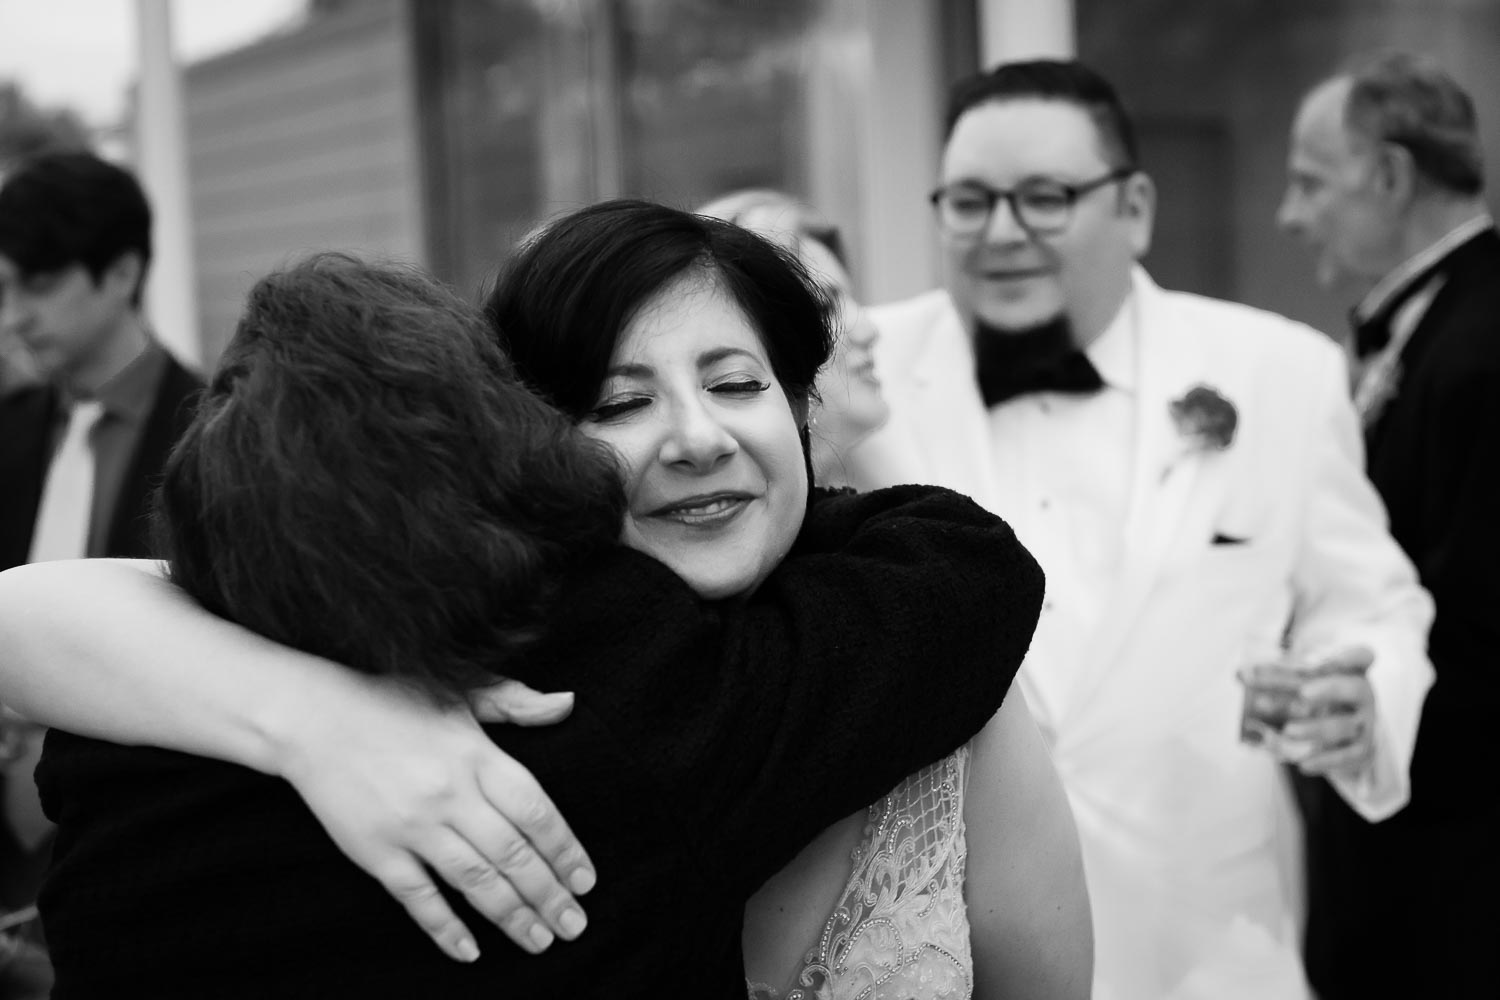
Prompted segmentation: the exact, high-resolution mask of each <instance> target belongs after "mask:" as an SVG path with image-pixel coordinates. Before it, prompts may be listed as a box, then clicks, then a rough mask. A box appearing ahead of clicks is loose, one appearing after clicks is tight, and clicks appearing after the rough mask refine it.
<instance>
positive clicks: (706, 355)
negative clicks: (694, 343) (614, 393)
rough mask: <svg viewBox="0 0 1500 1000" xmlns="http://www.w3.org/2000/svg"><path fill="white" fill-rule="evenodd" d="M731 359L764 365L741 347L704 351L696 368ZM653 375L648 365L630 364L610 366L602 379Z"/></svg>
mask: <svg viewBox="0 0 1500 1000" xmlns="http://www.w3.org/2000/svg"><path fill="white" fill-rule="evenodd" d="M733 357H742V358H745V359H746V360H749V361H753V362H755V363H756V364H758V365H760V364H765V360H764V359H763V358H760V357H757V356H756V355H755V354H754V353H752V352H750V351H747V350H745V349H744V348H742V347H715V348H714V349H713V350H711V351H704V352H703V353H702V354H700V355H698V367H699V368H700V369H702V368H708V367H711V366H713V365H716V364H718V363H719V362H720V361H723V360H725V359H726V358H733ZM655 374H656V369H654V368H652V367H651V366H650V365H643V364H639V363H631V364H625V365H611V366H610V368H609V369H608V370H606V371H605V373H604V377H605V378H617V377H618V378H650V377H651V376H652V375H655Z"/></svg>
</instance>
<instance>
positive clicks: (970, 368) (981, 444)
mask: <svg viewBox="0 0 1500 1000" xmlns="http://www.w3.org/2000/svg"><path fill="white" fill-rule="evenodd" d="M908 387H909V392H910V396H909V398H908V399H906V400H903V401H902V402H901V404H899V405H900V408H901V409H902V410H904V411H905V412H906V413H908V414H910V416H911V424H910V426H911V431H912V441H913V442H919V444H918V445H917V446H916V447H914V448H912V449H910V451H909V453H910V454H914V455H917V456H920V459H921V462H922V470H921V471H922V472H923V473H924V478H923V480H922V481H926V482H934V483H942V484H943V485H944V486H947V487H949V488H950V489H953V490H957V491H958V492H960V493H964V494H967V495H968V496H970V497H973V498H974V499H975V500H976V501H978V502H979V503H980V504H981V505H982V506H985V507H988V508H990V509H991V510H995V509H996V507H995V504H996V502H997V494H996V486H997V483H996V478H995V456H994V453H993V452H992V450H991V448H990V430H989V417H988V414H987V413H986V412H985V408H984V402H983V401H982V400H981V399H980V397H979V388H978V385H977V384H976V382H975V380H974V350H973V345H972V344H971V343H970V341H969V337H968V334H967V333H966V332H965V330H964V327H963V322H962V321H961V320H960V319H959V317H958V313H957V312H956V311H955V310H954V309H953V308H952V306H951V305H949V306H948V307H947V308H945V309H943V310H941V311H940V312H939V313H938V314H937V315H936V316H935V317H934V322H933V323H932V326H931V328H930V330H929V331H928V335H927V336H926V337H925V338H924V339H923V343H922V350H921V353H920V354H919V355H918V356H917V357H916V358H915V359H914V360H913V365H912V368H911V378H910V381H909V383H908ZM1000 513H1001V514H1002V515H1003V513H1004V512H1003V511H1001V512H1000Z"/></svg>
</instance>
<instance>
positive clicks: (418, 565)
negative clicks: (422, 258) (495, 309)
mask: <svg viewBox="0 0 1500 1000" xmlns="http://www.w3.org/2000/svg"><path fill="white" fill-rule="evenodd" d="M624 510H625V500H624V492H623V487H622V485H621V483H620V477H619V470H618V468H617V466H616V464H615V462H614V459H613V458H612V457H611V456H610V455H609V453H608V452H607V451H606V450H605V449H604V448H602V447H601V446H599V445H597V444H596V443H595V442H592V441H589V440H588V439H586V438H585V437H583V435H582V434H581V433H579V432H578V431H577V429H576V428H574V427H573V425H572V424H571V423H570V422H569V421H568V420H567V419H566V418H565V417H564V416H563V415H562V414H560V413H558V412H557V411H556V410H555V409H553V408H552V407H550V406H548V405H547V404H546V403H545V402H543V401H542V400H541V399H539V398H537V397H536V396H535V395H534V394H533V393H531V392H530V391H528V390H527V389H526V388H525V387H524V386H523V385H522V384H521V383H520V381H519V380H518V379H517V378H516V377H515V375H514V373H513V371H512V370H511V367H510V365H509V364H508V362H507V361H506V359H505V357H504V355H503V354H502V353H501V352H500V350H499V348H498V346H497V345H496V344H495V342H494V338H493V334H492V333H491V331H490V330H489V327H488V326H487V324H486V323H485V322H484V319H483V317H482V316H481V315H480V314H479V312H478V311H477V310H476V309H474V308H473V307H472V306H469V305H466V304H465V303H464V302H462V301H461V300H460V299H459V298H457V297H456V296H455V295H453V294H452V293H451V292H449V291H448V290H447V289H446V288H444V287H442V286H441V285H439V284H437V283H436V282H435V281H433V280H432V279H430V278H428V277H426V276H424V275H422V274H421V273H419V272H418V271H416V270H415V269H412V268H407V267H401V266H396V265H374V264H367V263H363V262H361V261H359V260H357V259H355V258H352V257H348V256H345V255H339V254H322V255H317V256H314V257H311V258H309V259H308V260H305V261H303V262H301V263H298V264H295V265H293V266H291V267H288V268H286V269H285V270H282V271H278V272H276V273H273V274H271V275H269V276H267V277H265V278H262V279H261V280H260V281H259V282H257V283H256V285H255V286H254V287H253V288H252V289H251V291H250V294H249V297H248V300H247V301H246V304H245V310H244V313H243V315H242V316H241V318H240V321H239V326H238V328H237V330H236V331H235V335H234V338H233V339H232V340H231V341H230V343H229V345H228V347H227V348H226V349H225V351H224V354H223V356H222V358H221V359H220V361H219V364H218V367H217V369H216V370H215V372H214V375H213V378H212V380H211V382H210V383H209V386H208V388H207V389H206V390H205V392H204V395H203V397H202V401H201V403H200V405H199V409H198V412H197V414H196V417H195V419H194V420H193V422H192V424H191V426H190V427H189V428H188V430H187V432H186V434H185V436H184V437H183V439H182V440H181V442H180V443H179V444H178V445H177V447H176V449H175V450H174V451H173V452H172V455H171V457H170V459H169V460H168V462H167V465H166V469H165V473H164V479H163V482H162V485H161V489H160V491H159V494H158V512H157V532H158V535H157V537H158V539H159V542H160V550H161V553H162V555H163V556H164V557H165V558H167V559H168V560H169V561H170V564H171V578H172V579H173V581H175V582H176V583H177V584H178V585H179V586H181V587H182V588H183V589H184V590H185V591H187V592H188V593H189V594H191V595H192V596H193V597H194V598H195V599H197V600H198V601H199V602H200V603H201V604H202V605H203V606H204V607H206V608H207V609H208V610H210V611H212V612H214V613H216V614H219V615H222V616H224V617H226V618H229V619H231V620H233V621H236V622H239V623H240V624H242V625H245V626H246V627H248V628H250V629H252V630H254V631H256V632H259V633H261V634H262V635H265V636H267V637H269V638H271V639H274V640H276V641H277V642H281V643H283V644H286V645H290V646H293V647H296V648H298V649H302V650H306V651H308V652H311V653H315V654H317V655H320V656H326V657H329V658H330V659H334V660H337V661H339V662H342V663H346V664H348V665H350V666H351V667H354V668H355V669H358V670H362V671H365V672H368V673H372V674H385V675H392V676H396V677H401V678H405V679H408V680H410V681H412V682H413V683H414V684H415V685H417V686H418V687H419V688H421V689H423V690H425V691H427V692H428V693H429V694H431V695H433V696H435V697H436V698H438V699H440V700H449V699H453V698H456V697H457V696H458V695H459V694H460V693H461V692H462V691H464V690H467V689H469V688H471V687H473V686H475V685H480V684H484V683H486V682H492V681H493V680H494V676H495V671H496V670H497V669H499V670H503V669H504V663H505V658H506V656H507V655H508V654H510V653H513V652H515V651H517V650H519V649H521V648H524V647H525V646H526V645H527V644H528V643H529V642H530V641H531V640H532V639H533V638H534V637H535V635H536V630H537V627H538V626H539V624H540V615H541V613H542V611H543V610H544V608H545V605H546V602H547V600H548V598H549V597H550V596H551V594H552V593H553V590H554V587H553V584H554V582H555V581H556V580H557V578H558V576H559V575H560V573H561V572H562V571H564V570H565V569H566V568H567V567H568V566H570V565H572V564H573V563H574V562H575V561H577V560H579V559H581V558H584V557H586V556H587V555H588V554H590V553H591V552H593V551H596V550H598V549H600V548H602V547H604V546H608V545H611V544H613V543H614V542H615V541H616V539H617V538H618V536H619V532H620V524H621V521H622V519H623V516H624Z"/></svg>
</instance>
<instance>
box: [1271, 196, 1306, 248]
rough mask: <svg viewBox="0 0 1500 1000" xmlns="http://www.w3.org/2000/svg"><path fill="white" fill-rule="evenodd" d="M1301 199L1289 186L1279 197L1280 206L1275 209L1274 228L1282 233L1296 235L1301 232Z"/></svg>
mask: <svg viewBox="0 0 1500 1000" xmlns="http://www.w3.org/2000/svg"><path fill="white" fill-rule="evenodd" d="M1302 214H1303V213H1302V199H1301V198H1299V197H1297V192H1296V190H1295V189H1293V188H1291V187H1290V186H1289V187H1288V188H1287V189H1286V194H1284V195H1282V196H1281V205H1280V206H1278V207H1277V209H1276V227H1277V228H1278V229H1280V230H1281V231H1282V232H1285V233H1291V234H1292V235H1294V236H1295V235H1296V234H1298V233H1300V232H1301V231H1302Z"/></svg>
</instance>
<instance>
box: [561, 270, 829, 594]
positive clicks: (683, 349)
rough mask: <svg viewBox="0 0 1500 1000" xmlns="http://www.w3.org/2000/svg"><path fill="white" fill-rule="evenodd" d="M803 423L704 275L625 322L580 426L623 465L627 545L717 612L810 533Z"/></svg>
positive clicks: (749, 331)
mask: <svg viewBox="0 0 1500 1000" xmlns="http://www.w3.org/2000/svg"><path fill="white" fill-rule="evenodd" d="M800 423H801V421H800V419H799V417H798V415H797V414H795V413H794V412H793V406H792V403H791V401H790V400H789V399H788V398H787V396H786V393H785V392H784V391H783V390H782V387H781V385H780V384H779V383H778V382H777V381H776V377H775V375H774V374H773V372H772V370H771V363H770V360H769V358H768V356H767V354H766V350H765V347H764V346H763V345H762V343H761V339H760V336H759V335H758V334H757V333H756V330H755V328H754V327H753V326H751V324H750V321H749V319H748V318H747V317H746V316H745V314H744V312H743V311H742V310H741V309H740V308H739V307H738V306H737V305H736V304H735V302H734V301H733V299H731V298H730V297H729V295H728V294H727V293H725V292H724V291H723V290H722V289H721V288H720V287H719V285H718V283H717V282H716V281H715V280H714V279H713V277H712V276H710V275H705V274H703V273H701V272H692V273H688V274H684V275H682V276H679V277H678V278H676V279H674V280H672V281H671V282H669V283H668V284H667V285H666V286H665V287H664V288H663V289H662V290H661V291H660V292H658V293H657V294H656V295H655V296H653V297H652V298H651V299H649V300H648V301H647V302H646V304H645V305H644V306H643V307H642V308H641V309H640V310H639V311H638V312H637V313H636V315H635V316H634V317H633V318H632V319H631V321H630V322H629V323H628V324H626V326H625V328H624V329H623V330H622V331H621V333H620V338H619V341H618V342H617V343H616V345H615V350H614V354H613V355H612V357H611V358H610V366H609V371H608V373H607V374H606V376H605V380H604V385H603V386H602V387H601V389H600V392H599V401H598V404H597V405H596V406H595V408H594V410H593V412H592V413H590V414H589V415H588V416H587V417H586V418H585V420H584V421H583V423H582V425H581V427H582V430H583V431H584V433H586V434H588V435H589V436H590V437H592V438H595V439H596V440H599V441H603V442H605V443H607V444H609V445H611V446H612V447H613V448H614V449H615V451H616V452H617V453H618V454H619V455H620V458H621V459H622V462H623V464H624V470H625V473H624V474H625V489H626V495H627V497H628V500H629V510H628V512H627V513H626V516H625V527H624V534H623V540H624V542H625V544H627V545H629V546H630V547H632V548H635V549H639V550H640V551H642V552H645V553H646V554H648V555H650V556H653V557H655V558H656V559H659V560H660V561H662V562H663V563H665V564H666V565H667V566H669V567H670V568H671V569H672V570H673V571H674V572H676V573H677V574H678V575H679V576H681V577H682V578H683V579H684V580H686V581H687V582H688V583H689V585H691V586H692V587H693V589H694V590H696V591H697V592H698V593H699V594H700V595H701V596H703V597H705V598H708V599H714V600H717V599H722V598H726V597H733V596H735V595H738V594H743V593H747V592H748V591H750V590H753V589H754V588H755V587H756V586H758V585H759V584H760V582H761V581H762V580H764V579H765V578H766V577H767V576H768V575H769V574H770V572H771V570H773V569H774V568H775V567H776V565H777V564H778V563H779V562H781V560H782V558H783V557H784V556H785V555H786V553H787V550H788V549H790V548H791V546H792V542H793V540H794V539H795V538H796V537H797V532H798V531H799V530H800V529H801V526H802V518H803V515H804V514H805V512H806V508H807V489H808V483H807V471H806V465H805V459H804V456H803V451H802V440H801V436H800V434H799V425H800Z"/></svg>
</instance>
